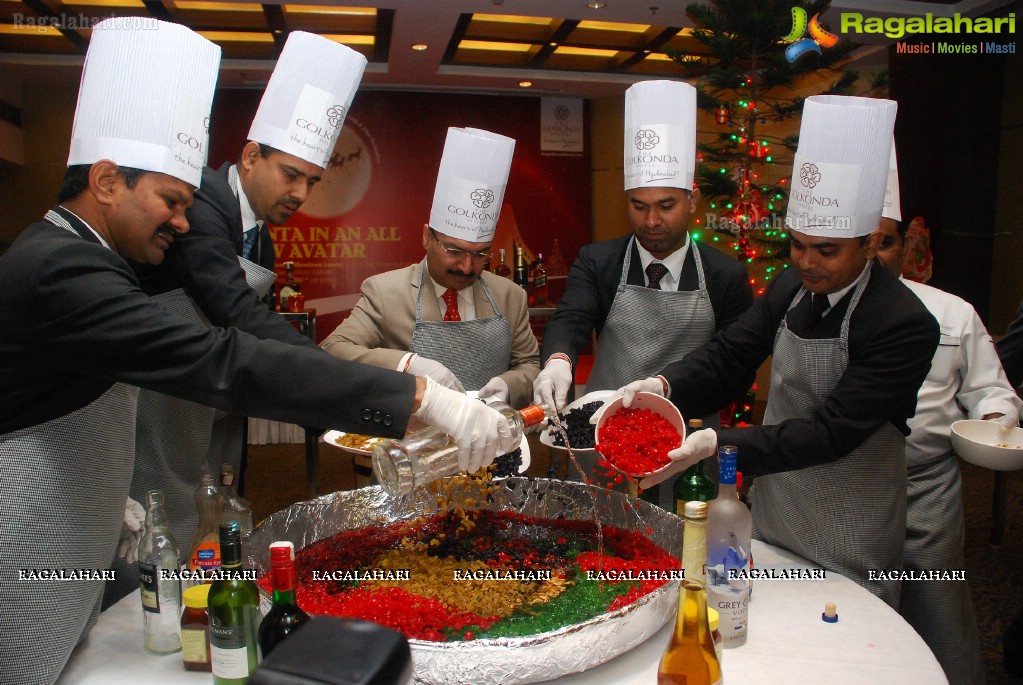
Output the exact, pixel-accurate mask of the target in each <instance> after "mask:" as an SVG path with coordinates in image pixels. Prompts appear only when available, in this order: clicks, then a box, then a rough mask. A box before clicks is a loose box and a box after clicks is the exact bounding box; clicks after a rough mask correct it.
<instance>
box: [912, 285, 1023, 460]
mask: <svg viewBox="0 0 1023 685" xmlns="http://www.w3.org/2000/svg"><path fill="white" fill-rule="evenodd" d="M901 280H902V282H903V283H905V284H906V286H907V287H908V288H909V289H910V290H912V291H913V293H914V294H915V295H916V296H917V297H919V298H920V300H921V301H922V302H923V303H924V305H925V306H926V307H927V309H928V311H930V312H931V314H933V315H934V318H935V319H937V320H938V324H939V325H940V326H941V340H940V342H939V343H938V349H937V351H936V352H935V353H934V359H933V360H932V361H931V370H930V372H929V373H928V374H927V379H926V380H925V381H924V383H923V385H922V386H921V387H920V392H919V394H918V395H917V402H916V415H915V416H913V418H911V419H910V420H909V421H908V422H907V423H908V425H909V429H910V431H911V433H910V435H909V438H908V440H907V441H906V465H907V466H910V467H912V466H916V465H919V464H925V463H927V462H929V461H933V460H934V459H937V458H939V457H941V456H942V455H944V454H947V453H948V452H950V451H951V449H952V438H951V430H950V426H951V425H952V424H953V423H954V422H956V421H959V420H960V419H981V418H983V417H984V416H985V415H987V414H996V413H998V414H1006V415H1015V416H1016V417H1017V419H1018V418H1019V414H1020V408H1021V406H1023V402H1021V401H1020V398H1019V397H1017V395H1016V393H1015V391H1014V390H1013V389H1012V386H1010V385H1009V380H1008V378H1006V376H1005V371H1003V370H1002V363H1001V362H1000V361H999V359H998V354H997V352H995V346H994V343H993V342H992V340H991V335H990V334H989V333H988V332H987V329H986V328H984V323H983V322H982V321H981V320H980V317H979V316H978V315H977V312H976V311H975V310H974V309H973V306H972V305H971V304H970V303H969V302H967V301H965V300H963V299H962V298H960V297H956V296H955V295H953V294H951V293H947V292H945V291H943V290H939V289H937V288H933V287H931V286H929V285H924V284H922V283H917V282H915V281H908V280H905V279H901Z"/></svg>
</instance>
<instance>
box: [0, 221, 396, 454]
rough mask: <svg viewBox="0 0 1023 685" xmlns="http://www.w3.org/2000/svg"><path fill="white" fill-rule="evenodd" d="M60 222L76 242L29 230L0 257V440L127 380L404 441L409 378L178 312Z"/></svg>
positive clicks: (57, 232)
mask: <svg viewBox="0 0 1023 685" xmlns="http://www.w3.org/2000/svg"><path fill="white" fill-rule="evenodd" d="M65 218H66V219H67V220H68V221H69V222H70V223H72V225H75V224H77V225H78V226H79V227H80V231H81V235H75V234H74V233H72V232H70V231H68V230H66V229H64V228H60V227H58V226H54V225H53V224H50V223H46V222H41V223H38V224H33V225H32V226H29V227H28V228H26V229H25V230H24V231H23V232H22V233H21V235H19V236H18V239H17V240H16V241H15V242H14V245H13V246H12V247H11V249H10V250H9V251H8V252H7V253H6V254H5V255H4V257H3V259H2V260H0V388H3V389H4V391H3V392H2V393H0V434H3V433H8V432H10V431H13V430H17V429H20V428H26V427H28V426H33V425H37V424H40V423H43V422H45V421H48V420H50V419H53V418H56V417H58V416H62V415H65V414H67V413H69V412H71V411H73V410H75V409H78V408H80V407H83V406H85V405H87V404H88V403H90V402H92V401H93V400H94V399H96V398H97V397H99V396H100V395H101V394H103V392H105V391H106V389H107V388H109V387H110V386H111V384H113V383H114V382H115V381H121V382H124V383H128V384H131V385H137V386H139V387H142V388H146V389H148V390H154V391H156V392H161V393H164V394H166V395H172V396H174V397H179V398H181V399H185V400H190V401H192V402H198V403H200V404H206V405H209V406H211V407H216V408H218V409H221V410H223V411H225V412H228V413H232V414H243V415H249V416H259V417H263V418H268V419H274V420H277V421H287V422H289V423H299V424H303V425H313V426H332V427H336V428H339V429H342V430H346V431H353V432H356V433H367V434H371V435H383V436H387V437H397V438H400V437H401V436H403V435H404V433H405V427H406V425H407V424H408V420H409V415H410V413H411V410H412V404H413V400H414V396H415V382H416V381H415V377H414V376H411V375H409V374H404V373H399V372H397V371H389V370H386V369H378V368H375V367H371V366H366V365H364V364H356V363H353V362H346V361H342V360H339V359H334V358H333V357H331V356H330V355H328V354H325V353H323V352H322V351H321V350H319V349H317V348H315V347H313V348H312V349H307V348H305V347H296V346H295V345H287V344H283V343H281V342H278V341H276V340H260V339H258V338H256V337H254V336H252V335H249V334H247V333H244V332H242V331H240V330H238V329H237V328H227V329H224V328H210V327H208V326H203V325H200V324H197V323H192V322H190V321H188V320H186V319H184V318H181V317H179V316H176V315H174V314H172V313H170V312H169V311H167V309H166V308H164V307H163V306H162V305H160V304H159V303H157V302H156V301H154V300H153V299H152V298H150V297H149V296H148V295H146V293H144V292H143V291H142V290H141V289H140V288H139V284H138V281H137V280H136V278H135V275H134V273H133V272H132V269H131V267H130V266H129V265H128V263H127V262H126V261H125V260H124V259H122V258H121V257H120V256H119V255H117V254H116V253H114V252H113V251H111V250H110V249H108V248H106V247H103V246H102V245H100V244H99V242H98V241H97V240H96V239H95V237H93V236H92V234H91V233H90V232H89V231H88V229H86V228H85V227H84V226H82V225H81V223H80V222H78V220H77V219H75V218H74V217H73V215H67V216H65ZM250 292H251V290H250ZM252 297H253V299H255V296H254V295H253V296H252ZM289 328H290V326H289ZM69 439H71V440H73V439H74V436H69Z"/></svg>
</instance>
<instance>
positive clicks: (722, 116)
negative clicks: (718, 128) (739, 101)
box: [714, 102, 732, 124]
mask: <svg viewBox="0 0 1023 685" xmlns="http://www.w3.org/2000/svg"><path fill="white" fill-rule="evenodd" d="M731 118H732V112H731V111H730V110H729V109H728V105H727V104H725V103H724V102H722V103H721V104H720V105H719V106H718V110H717V112H715V113H714V121H716V122H717V123H719V124H727V123H728V122H729V120H731Z"/></svg>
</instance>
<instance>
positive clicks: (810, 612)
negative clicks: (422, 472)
mask: <svg viewBox="0 0 1023 685" xmlns="http://www.w3.org/2000/svg"><path fill="white" fill-rule="evenodd" d="M753 560H754V562H755V564H756V568H757V569H758V570H761V571H764V570H769V569H776V570H778V571H783V570H786V569H818V568H819V567H817V566H815V565H814V564H811V563H809V562H807V561H806V560H805V559H802V558H800V557H797V556H795V555H793V554H791V553H790V552H788V551H786V550H782V549H779V548H777V547H772V546H771V545H767V544H764V543H762V542H760V541H758V540H754V541H753ZM822 573H823V575H824V577H823V578H820V577H818V578H813V579H807V580H771V579H766V578H760V579H757V580H754V582H753V598H752V601H751V603H750V615H749V623H750V627H749V639H748V640H747V642H746V644H745V645H743V646H742V647H737V648H734V649H726V650H725V654H724V664H723V668H724V680H725V682H726V683H745V684H747V685H756V684H758V683H765V684H767V683H792V684H795V685H801V684H803V683H807V684H817V683H828V684H829V685H841V684H843V683H848V684H849V685H862V684H863V683H871V684H872V685H885V684H891V685H913V684H916V683H918V684H920V685H940V684H941V683H947V682H948V681H947V680H946V678H945V675H944V673H943V672H942V670H941V666H940V665H939V664H938V661H937V660H936V659H935V658H934V655H933V654H932V653H931V650H930V649H929V648H928V647H927V645H926V644H925V643H924V641H923V640H922V639H921V638H920V636H919V635H918V634H917V633H916V631H914V630H913V628H912V627H911V626H910V625H909V624H908V623H906V621H905V620H903V618H902V617H901V616H899V614H898V613H897V612H896V611H894V610H893V609H892V608H891V607H889V606H888V605H887V604H885V603H884V602H882V601H881V600H880V599H878V598H877V597H875V596H874V595H872V594H870V593H869V592H868V591H867V590H865V589H863V588H862V587H860V586H859V585H857V584H856V583H854V582H852V581H851V580H849V579H848V578H845V577H844V576H841V575H839V574H837V573H833V572H830V571H823V572H822ZM817 575H818V576H819V575H821V574H820V573H818V574H817ZM906 582H913V581H906ZM915 582H926V581H915ZM826 602H834V603H835V604H836V605H837V608H838V617H839V620H838V622H837V623H825V622H824V621H822V620H821V613H822V612H823V611H824V604H825V603H826ZM141 612H142V607H141V602H140V599H139V593H138V592H137V591H136V592H135V593H133V594H131V595H129V596H127V597H125V598H124V599H122V600H121V601H120V602H118V603H117V604H115V605H114V606H112V607H111V608H110V609H108V610H107V611H105V612H104V613H102V614H101V615H100V618H99V622H98V623H97V624H96V627H95V628H93V630H92V632H91V633H90V634H89V636H88V638H87V639H86V641H85V642H83V643H82V644H80V645H79V646H78V648H77V649H75V651H74V653H73V654H72V655H71V660H70V661H69V662H68V665H67V667H66V668H65V669H64V672H63V673H62V674H61V677H60V679H59V680H58V681H57V682H58V683H59V684H61V685H137V684H138V683H139V682H146V681H148V682H158V683H161V685H178V684H180V685H189V684H197V683H203V684H204V685H208V684H209V683H210V681H211V678H210V674H209V673H195V672H189V671H185V670H184V668H183V667H182V665H181V655H180V653H179V654H172V655H169V656H164V657H159V656H153V655H151V654H147V653H145V652H144V651H143V649H142V613H141ZM670 631H671V625H670V624H669V625H666V626H665V627H664V628H663V629H661V631H660V632H658V633H657V634H656V635H655V636H654V637H652V638H650V639H649V640H647V641H646V642H644V643H643V644H641V645H640V646H638V647H636V648H635V649H633V650H631V651H629V652H627V653H625V654H622V655H621V656H619V657H617V658H615V659H612V660H611V661H608V662H606V663H604V664H602V665H600V666H597V667H596V668H592V669H590V670H589V671H586V672H584V673H577V674H573V675H569V676H564V677H562V678H558V679H557V680H553V681H549V682H551V683H556V684H557V685H652V684H653V683H655V682H657V664H658V661H659V660H660V657H661V652H662V651H663V650H664V647H665V645H666V644H667V643H668V636H669V634H670Z"/></svg>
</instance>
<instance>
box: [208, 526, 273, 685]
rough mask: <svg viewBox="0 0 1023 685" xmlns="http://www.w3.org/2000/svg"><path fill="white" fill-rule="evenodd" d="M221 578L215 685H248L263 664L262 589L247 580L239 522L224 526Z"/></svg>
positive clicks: (213, 637)
mask: <svg viewBox="0 0 1023 685" xmlns="http://www.w3.org/2000/svg"><path fill="white" fill-rule="evenodd" d="M220 550H221V554H222V555H223V566H222V567H221V574H222V576H223V577H221V578H218V579H217V580H214V581H213V584H212V585H210V594H209V599H208V606H207V610H208V612H209V616H210V664H211V666H212V670H213V682H214V684H215V685H244V684H245V683H247V682H248V680H249V676H250V675H251V674H252V672H253V671H255V670H256V666H257V665H258V664H259V652H258V648H257V647H256V633H257V631H258V630H259V620H260V619H259V589H258V588H257V587H256V583H255V581H253V580H249V579H248V578H245V577H244V573H243V570H242V547H241V540H240V536H239V530H238V522H237V521H228V522H227V523H222V524H220Z"/></svg>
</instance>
